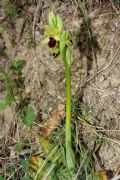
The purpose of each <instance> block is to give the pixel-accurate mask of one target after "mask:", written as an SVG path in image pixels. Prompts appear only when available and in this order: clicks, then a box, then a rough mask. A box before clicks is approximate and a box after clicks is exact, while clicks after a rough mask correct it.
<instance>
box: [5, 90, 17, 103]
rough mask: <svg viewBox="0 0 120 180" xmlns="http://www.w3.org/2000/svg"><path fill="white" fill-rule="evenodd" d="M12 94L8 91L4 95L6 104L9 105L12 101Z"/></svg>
mask: <svg viewBox="0 0 120 180" xmlns="http://www.w3.org/2000/svg"><path fill="white" fill-rule="evenodd" d="M14 100H15V99H14V96H13V94H12V93H11V92H8V94H7V96H6V97H5V103H6V105H10V104H11V103H12V102H13V101H14Z"/></svg>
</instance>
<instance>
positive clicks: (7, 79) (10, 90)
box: [0, 65, 15, 97]
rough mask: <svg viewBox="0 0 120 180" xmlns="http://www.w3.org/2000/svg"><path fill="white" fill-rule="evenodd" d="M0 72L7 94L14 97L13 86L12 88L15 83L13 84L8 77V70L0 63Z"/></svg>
mask: <svg viewBox="0 0 120 180" xmlns="http://www.w3.org/2000/svg"><path fill="white" fill-rule="evenodd" d="M0 72H1V73H2V75H3V76H4V79H5V81H6V85H7V90H8V94H10V95H11V96H13V97H14V93H13V88H14V85H15V84H14V82H13V80H12V79H11V78H10V76H9V74H8V72H7V71H6V70H5V69H4V68H3V67H2V66H1V65H0Z"/></svg>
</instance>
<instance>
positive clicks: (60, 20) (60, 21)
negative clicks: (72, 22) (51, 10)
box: [57, 15, 63, 32]
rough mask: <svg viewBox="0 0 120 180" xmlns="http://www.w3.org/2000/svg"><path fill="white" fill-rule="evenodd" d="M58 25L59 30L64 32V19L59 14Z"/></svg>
mask: <svg viewBox="0 0 120 180" xmlns="http://www.w3.org/2000/svg"><path fill="white" fill-rule="evenodd" d="M57 27H58V30H59V32H62V29H63V20H62V19H61V18H60V16H58V15H57Z"/></svg>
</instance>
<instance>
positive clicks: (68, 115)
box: [65, 66, 71, 151]
mask: <svg viewBox="0 0 120 180" xmlns="http://www.w3.org/2000/svg"><path fill="white" fill-rule="evenodd" d="M70 121H71V77H70V67H68V66H66V128H65V134H66V151H67V147H68V145H67V144H68V142H69V143H70V144H71V127H70Z"/></svg>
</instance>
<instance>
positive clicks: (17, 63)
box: [11, 59, 24, 71]
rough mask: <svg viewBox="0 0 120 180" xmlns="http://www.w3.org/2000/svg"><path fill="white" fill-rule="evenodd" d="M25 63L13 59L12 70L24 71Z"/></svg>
mask: <svg viewBox="0 0 120 180" xmlns="http://www.w3.org/2000/svg"><path fill="white" fill-rule="evenodd" d="M23 65H24V61H23V60H20V59H13V60H12V63H11V68H12V70H13V71H19V70H21V69H22V67H23Z"/></svg>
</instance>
